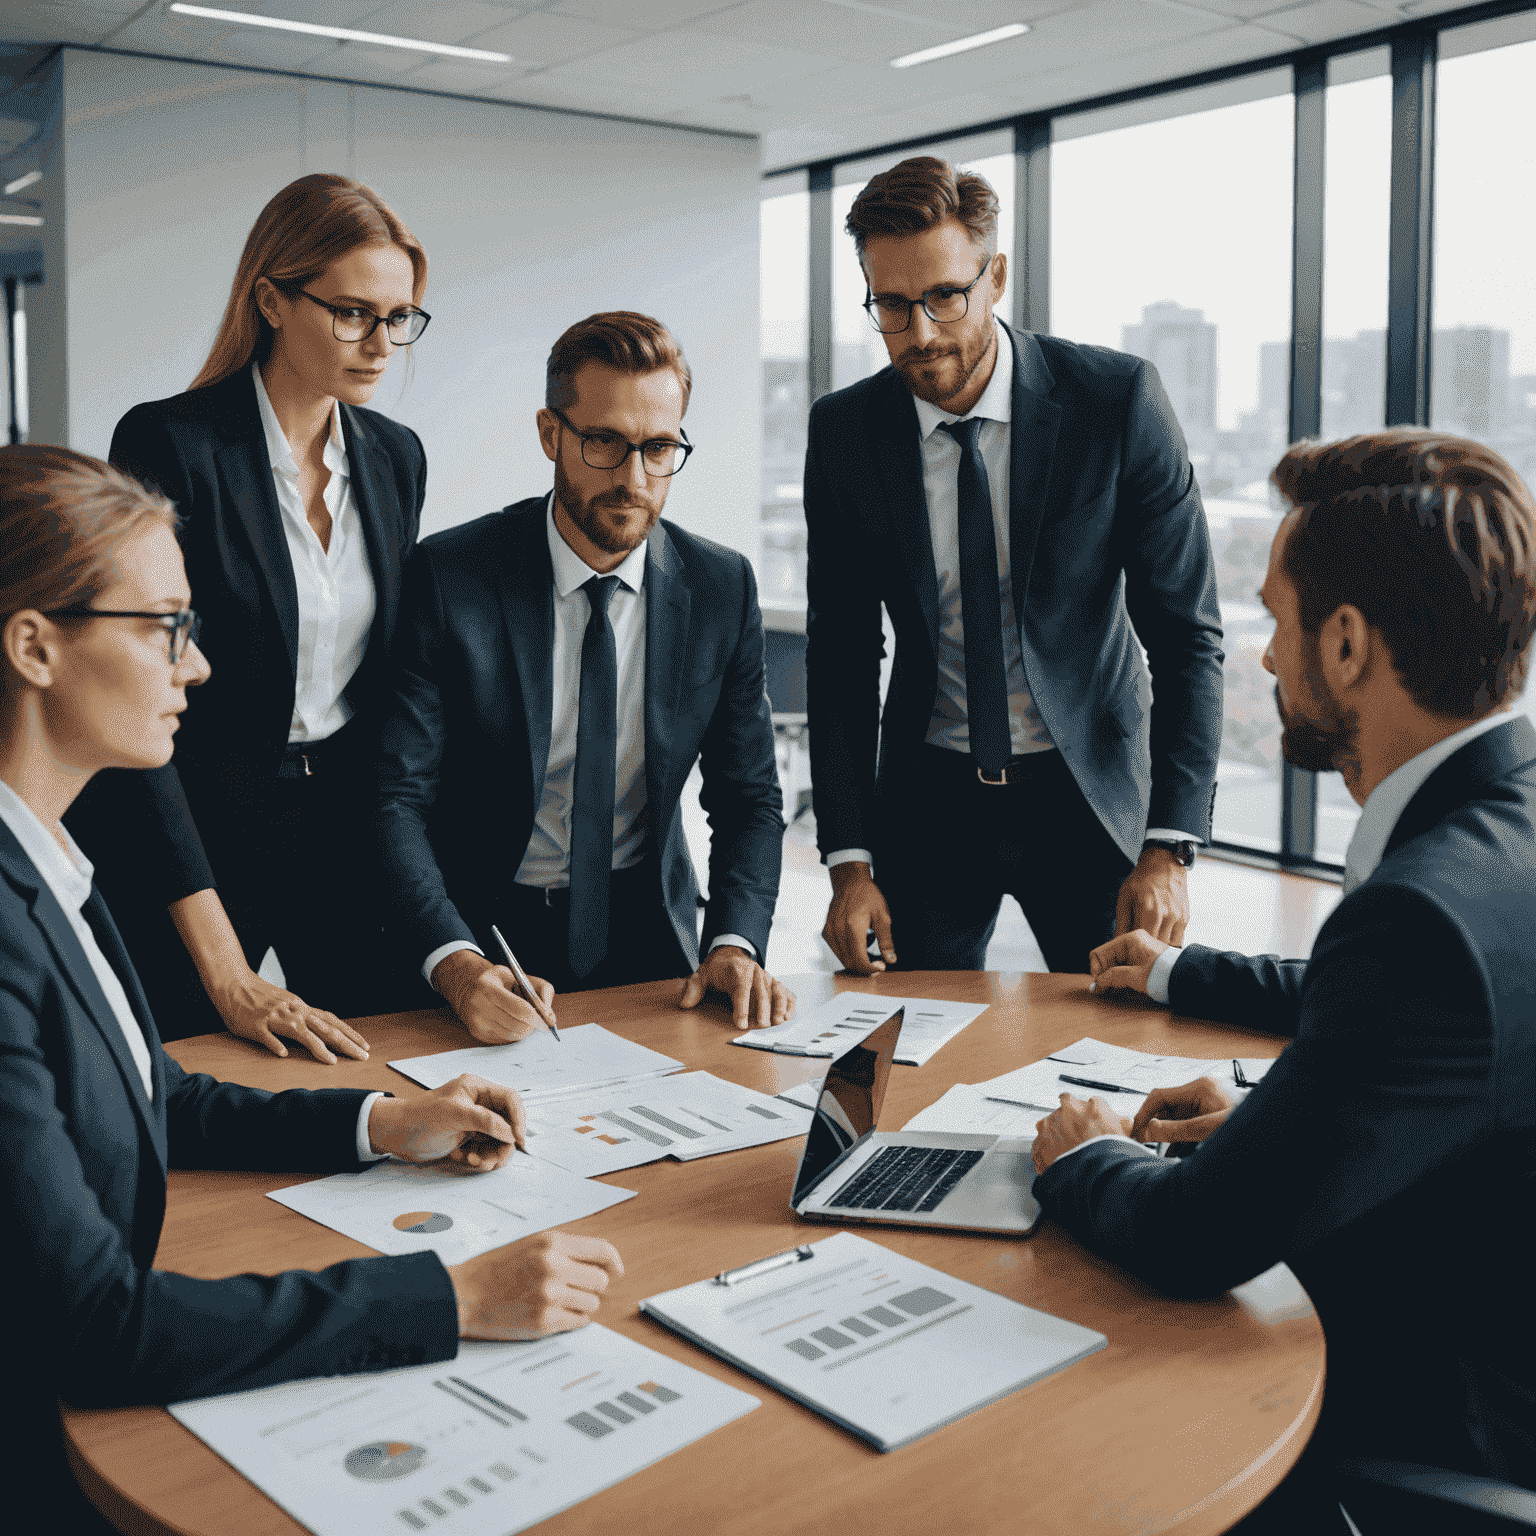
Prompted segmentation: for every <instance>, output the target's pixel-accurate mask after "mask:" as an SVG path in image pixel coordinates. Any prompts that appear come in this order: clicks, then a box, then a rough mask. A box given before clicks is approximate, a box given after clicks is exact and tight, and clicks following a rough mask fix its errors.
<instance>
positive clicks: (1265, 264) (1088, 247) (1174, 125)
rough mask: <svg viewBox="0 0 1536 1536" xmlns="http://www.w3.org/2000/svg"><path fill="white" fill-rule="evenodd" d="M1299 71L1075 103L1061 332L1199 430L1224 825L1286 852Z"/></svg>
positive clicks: (1239, 838)
mask: <svg viewBox="0 0 1536 1536" xmlns="http://www.w3.org/2000/svg"><path fill="white" fill-rule="evenodd" d="M1290 92H1291V72H1290V70H1289V69H1285V70H1271V71H1266V72H1265V73H1263V74H1260V75H1251V76H1248V77H1246V78H1243V79H1240V80H1236V81H1230V82H1227V83H1225V84H1224V85H1221V86H1216V87H1208V88H1204V89H1202V90H1199V91H1187V92H1177V93H1170V94H1169V95H1168V96H1164V97H1157V98H1151V99H1148V100H1143V101H1139V102H1136V103H1133V104H1131V105H1129V106H1125V107H1119V108H1112V109H1108V110H1106V111H1098V112H1093V113H1082V114H1077V115H1075V116H1064V117H1061V118H1058V119H1057V120H1056V123H1055V124H1054V128H1053V147H1052V152H1051V153H1052V164H1051V224H1050V227H1051V329H1052V331H1053V332H1055V333H1056V334H1057V335H1059V336H1064V337H1067V338H1069V339H1070V340H1073V341H1086V342H1096V343H1098V344H1100V345H1102V346H1108V347H1114V348H1116V349H1118V350H1120V351H1126V352H1132V353H1135V354H1136V355H1137V356H1140V357H1145V358H1148V359H1149V360H1150V361H1152V362H1153V363H1154V364H1156V366H1157V370H1158V373H1159V375H1160V377H1161V378H1162V381H1163V384H1164V387H1165V388H1166V389H1167V391H1168V394H1169V397H1170V398H1171V400H1172V401H1173V405H1174V410H1175V411H1176V413H1177V414H1178V417H1179V421H1180V424H1181V425H1182V427H1183V429H1184V434H1185V437H1186V438H1187V439H1188V442H1189V448H1190V457H1191V459H1192V461H1193V463H1194V465H1195V471H1196V474H1197V476H1198V477H1199V481H1200V486H1201V490H1202V492H1203V495H1204V499H1205V507H1206V514H1207V518H1208V521H1209V524H1210V530H1211V542H1212V545H1213V548H1214V552H1215V557H1216V574H1217V583H1218V588H1219V592H1220V598H1221V612H1222V625H1223V629H1224V631H1225V636H1226V638H1225V641H1224V649H1225V651H1226V656H1227V661H1226V719H1225V722H1224V724H1223V729H1222V743H1221V762H1220V768H1219V770H1218V780H1219V788H1218V791H1217V798H1216V815H1215V836H1216V837H1217V838H1218V839H1219V840H1221V841H1224V842H1234V843H1240V844H1244V845H1247V846H1250V847H1254V848H1259V849H1265V850H1269V851H1272V852H1274V851H1278V849H1279V846H1280V842H1279V831H1280V727H1279V722H1278V720H1277V718H1276V714H1275V705H1274V680H1273V679H1272V678H1271V677H1270V676H1269V674H1268V673H1267V672H1265V671H1264V669H1263V667H1262V666H1261V664H1260V658H1261V657H1262V656H1263V653H1264V649H1265V647H1266V646H1267V645H1268V643H1269V636H1270V633H1271V629H1272V625H1271V623H1270V621H1269V619H1268V616H1267V615H1266V613H1265V611H1264V609H1263V607H1262V606H1261V604H1260V603H1259V601H1258V598H1257V596H1256V595H1255V594H1256V591H1257V588H1258V586H1259V584H1260V583H1261V582H1262V581H1263V579H1264V571H1265V567H1266V564H1267V562H1268V557H1269V545H1270V541H1271V540H1272V539H1273V537H1274V532H1275V529H1276V528H1277V527H1278V526H1279V523H1280V511H1279V508H1278V507H1277V506H1276V505H1275V503H1274V501H1273V499H1272V492H1271V491H1270V489H1269V486H1268V476H1269V472H1270V470H1271V469H1272V468H1273V467H1274V464H1275V461H1276V460H1277V459H1278V458H1279V456H1280V454H1281V453H1282V452H1283V450H1284V448H1285V442H1286V428H1287V414H1288V398H1289V387H1290V386H1289V378H1290V359H1289V336H1290V322H1291V203H1292V177H1293V150H1292V141H1293V138H1294V133H1293V111H1294V108H1293V101H1292V97H1291V94H1290Z"/></svg>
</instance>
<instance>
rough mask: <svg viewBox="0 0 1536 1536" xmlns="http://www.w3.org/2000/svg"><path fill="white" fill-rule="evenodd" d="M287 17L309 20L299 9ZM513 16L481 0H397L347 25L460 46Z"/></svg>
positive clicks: (491, 45)
mask: <svg viewBox="0 0 1536 1536" xmlns="http://www.w3.org/2000/svg"><path fill="white" fill-rule="evenodd" d="M288 14H291V15H302V16H303V17H304V19H305V20H306V21H308V20H310V16H309V13H308V11H307V10H304V9H303V8H302V7H301V8H300V9H299V10H297V11H291V12H289V13H288ZM515 14H516V13H515V12H509V11H508V8H507V7H506V6H504V5H487V4H485V3H484V0H433V3H432V5H430V6H425V7H424V6H423V5H422V4H421V0H401V3H398V4H395V5H385V6H383V7H377V6H376V7H375V8H374V10H373V11H371V12H370V13H369V15H368V18H367V20H366V21H364V22H349V23H347V25H349V26H356V27H357V28H358V29H359V30H360V31H366V32H384V33H387V34H388V35H389V36H391V37H419V38H421V39H422V41H423V42H428V43H462V42H464V41H465V40H466V39H467V38H472V37H475V36H477V35H478V34H479V33H482V32H489V31H490V30H491V28H492V27H504V26H506V24H507V22H508V20H509V19H510V18H511V16H512V15H515ZM475 46H477V47H486V48H494V47H496V44H495V43H484V44H480V43H477V44H476V45H475Z"/></svg>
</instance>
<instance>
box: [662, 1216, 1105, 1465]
mask: <svg viewBox="0 0 1536 1536" xmlns="http://www.w3.org/2000/svg"><path fill="white" fill-rule="evenodd" d="M811 1250H812V1257H811V1258H809V1259H807V1260H805V1261H804V1262H798V1263H790V1264H786V1265H784V1266H781V1267H778V1268H774V1269H769V1270H766V1271H764V1272H763V1273H762V1274H760V1275H758V1276H757V1277H756V1278H752V1279H746V1280H741V1281H738V1282H737V1283H736V1284H734V1285H728V1286H727V1285H720V1284H718V1283H716V1282H715V1281H714V1280H704V1281H700V1282H699V1283H697V1284H695V1285H685V1286H683V1287H681V1288H680V1289H678V1290H675V1291H664V1292H663V1293H662V1294H661V1295H659V1296H651V1297H648V1298H647V1299H646V1300H645V1301H642V1302H641V1303H640V1307H641V1310H642V1311H644V1312H648V1313H649V1314H650V1315H651V1316H652V1317H655V1318H657V1319H659V1320H660V1321H661V1322H664V1323H666V1324H667V1326H668V1327H670V1328H673V1329H675V1330H676V1331H677V1332H678V1333H681V1334H682V1335H683V1336H684V1337H685V1338H689V1339H691V1340H693V1342H694V1343H696V1344H700V1345H702V1346H703V1347H704V1348H705V1349H708V1350H711V1351H712V1352H713V1353H715V1354H717V1355H719V1356H721V1357H722V1358H723V1359H726V1360H729V1361H731V1363H732V1364H734V1365H738V1366H740V1367H741V1368H742V1369H743V1370H746V1371H750V1372H751V1373H752V1374H753V1375H754V1376H756V1377H758V1378H759V1379H760V1380H762V1381H766V1382H767V1383H768V1384H769V1385H770V1386H774V1387H778V1388H779V1389H780V1390H781V1391H784V1392H787V1393H788V1394H789V1395H790V1396H791V1397H793V1398H797V1399H798V1400H799V1401H800V1402H802V1403H806V1404H808V1405H809V1406H810V1407H812V1408H815V1409H816V1410H817V1411H818V1412H820V1413H824V1414H826V1416H827V1417H828V1418H830V1419H832V1420H834V1421H835V1422H837V1423H839V1424H841V1425H843V1426H844V1428H846V1429H851V1430H852V1431H853V1432H854V1433H855V1434H857V1435H862V1436H863V1438H864V1439H866V1440H868V1441H869V1442H870V1443H871V1444H872V1445H875V1446H877V1447H878V1448H879V1449H880V1450H882V1451H889V1450H894V1449H895V1448H896V1447H897V1446H901V1445H906V1444H907V1443H908V1442H909V1441H912V1440H916V1439H918V1438H919V1437H920V1436H922V1435H926V1434H929V1433H930V1432H931V1431H933V1430H935V1429H939V1428H941V1427H942V1426H943V1425H945V1424H949V1423H952V1422H953V1421H954V1420H955V1419H958V1418H961V1417H963V1416H964V1415H965V1414H967V1413H970V1412H972V1411H973V1410H975V1409H977V1408H980V1407H982V1406H983V1405H984V1404H986V1403H991V1402H995V1401H996V1400H997V1399H998V1398H1000V1397H1006V1396H1007V1395H1008V1394H1009V1393H1010V1392H1016V1391H1018V1390H1019V1388H1021V1387H1026V1386H1029V1385H1030V1384H1031V1383H1032V1382H1036V1381H1039V1380H1040V1379H1041V1378H1042V1377H1044V1376H1048V1375H1050V1374H1051V1373H1052V1372H1054V1371H1059V1370H1061V1369H1063V1368H1064V1367H1066V1366H1068V1365H1072V1364H1073V1363H1074V1362H1076V1361H1078V1360H1081V1359H1083V1358H1084V1357H1085V1356H1087V1355H1091V1354H1093V1353H1094V1352H1095V1351H1097V1350H1100V1349H1103V1348H1104V1346H1105V1345H1106V1343H1107V1342H1108V1340H1106V1339H1105V1337H1104V1335H1103V1334H1102V1333H1094V1332H1093V1331H1092V1330H1091V1329H1088V1328H1081V1327H1079V1326H1078V1325H1077V1324H1076V1323H1069V1322H1067V1321H1065V1320H1064V1319H1062V1318H1059V1317H1052V1316H1051V1315H1050V1314H1049V1313H1047V1312H1036V1311H1034V1310H1033V1309H1032V1308H1030V1307H1025V1306H1021V1305H1020V1304H1019V1303H1018V1302H1016V1301H1010V1300H1009V1299H1008V1298H1007V1297H1006V1296H998V1295H996V1294H995V1293H994V1292H992V1291H987V1290H983V1289H982V1288H981V1287H980V1286H978V1285H971V1284H969V1283H968V1282H967V1281H964V1280H955V1279H953V1278H951V1277H950V1276H949V1275H946V1274H944V1273H943V1271H941V1270H937V1269H932V1268H930V1267H929V1266H928V1265H926V1264H919V1263H918V1262H917V1261H916V1260H914V1259H908V1258H904V1257H903V1256H902V1255H901V1254H898V1253H895V1252H893V1251H892V1250H891V1249H889V1248H886V1247H883V1246H882V1245H881V1244H879V1243H872V1242H870V1241H869V1239H868V1238H863V1237H856V1236H854V1234H853V1233H851V1232H839V1233H837V1234H836V1235H835V1236H834V1237H828V1238H823V1239H822V1240H821V1241H820V1242H817V1243H813V1244H811Z"/></svg>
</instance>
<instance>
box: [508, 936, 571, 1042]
mask: <svg viewBox="0 0 1536 1536" xmlns="http://www.w3.org/2000/svg"><path fill="white" fill-rule="evenodd" d="M491 932H492V933H493V934H494V935H495V936H496V942H497V943H498V944H500V945H501V952H502V954H504V955H505V956H506V957H507V965H508V967H509V968H510V969H511V972H512V974H513V976H515V977H516V978H517V984H518V986H519V987H520V988H521V989H522V993H523V996H524V997H526V998H527V999H528V1001H529V1002H530V1003H532V1004H533V1006H534V1007H535V1008H536V1009H537V1010H538V1011H539V1013H540V1014H542V1015H543V1017H544V1018H545V1020H546V1021H547V1022H548V1024H549V1030H550V1033H551V1034H552V1035H553V1036H554V1037H555V1039H556V1040H558V1039H559V1038H560V1026H559V1025H558V1024H556V1023H555V1016H554V1014H552V1013H550V1012H549V1011H548V1010H547V1009H546V1008H545V1007H544V1004H543V1003H541V1002H540V1001H539V994H538V993H537V992H535V991H534V990H533V983H532V982H531V981H529V980H528V976H527V973H526V972H525V971H524V970H523V968H522V966H520V965H519V964H518V963H517V956H516V955H514V954H513V953H512V946H511V945H510V944H508V943H507V941H506V940H505V939H504V938H502V936H501V929H500V928H498V927H497V926H496V925H495V924H494V923H492V924H491Z"/></svg>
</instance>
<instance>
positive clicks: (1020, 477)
mask: <svg viewBox="0 0 1536 1536" xmlns="http://www.w3.org/2000/svg"><path fill="white" fill-rule="evenodd" d="M997 212H998V202H997V197H996V195H995V194H994V193H993V191H992V188H991V187H990V186H989V185H988V184H987V182H986V181H985V180H984V179H983V178H982V177H980V176H975V175H969V174H961V173H960V172H959V171H957V170H956V169H955V167H954V166H952V165H950V164H948V163H947V162H946V161H943V160H938V159H934V158H932V157H930V156H919V157H917V158H914V159H910V160H904V161H902V162H901V164H900V165H897V166H896V167H895V168H894V169H892V170H889V171H886V172H884V173H883V174H881V175H879V176H876V177H875V178H874V179H873V180H872V181H871V182H870V183H869V184H868V186H866V187H865V188H864V190H863V191H862V192H861V193H860V194H859V196H858V197H857V198H856V199H855V201H854V203H853V206H852V208H851V210H850V211H849V214H848V225H847V227H848V232H849V233H850V234H851V235H852V236H853V239H854V245H855V248H856V249H857V251H858V254H859V260H860V262H861V264H862V266H863V269H864V275H865V278H866V281H867V284H868V288H867V291H866V297H865V301H864V308H865V311H866V313H867V314H868V315H869V318H870V321H871V323H872V324H873V325H874V327H875V329H876V330H878V331H879V332H880V333H881V335H882V337H883V338H884V341H885V345H886V350H887V351H888V352H889V354H890V359H891V366H890V367H889V368H887V369H884V370H883V371H882V372H880V373H878V374H876V375H875V376H874V377H873V378H871V379H865V380H863V381H862V382H860V383H858V384H854V385H852V386H851V387H850V388H848V389H844V390H839V391H837V392H836V393H834V394H830V395H826V396H824V397H823V398H822V399H820V400H818V401H817V402H816V404H815V405H814V406H813V407H812V410H811V417H810V429H809V436H808V440H807V448H806V459H805V519H806V527H807V533H808V541H807V552H808V562H809V564H808V573H807V595H808V598H809V603H808V612H807V616H806V636H807V654H806V683H807V709H808V712H809V716H810V744H811V772H812V778H813V783H814V791H815V808H816V826H817V838H818V841H819V843H820V846H821V850H822V854H823V857H824V858H825V860H826V863H827V865H828V867H829V869H830V872H831V876H832V885H833V897H832V903H831V907H830V909H829V911H828V913H827V922H826V927H825V928H824V929H823V936H824V937H825V938H826V940H827V942H828V943H829V944H830V945H831V947H832V948H833V950H834V951H835V952H836V953H837V956H838V958H839V959H840V960H842V962H843V964H844V965H845V966H846V967H847V968H848V969H849V970H851V971H854V972H856V973H858V974H860V975H867V974H869V973H870V972H871V971H880V970H884V969H885V968H886V967H887V966H890V965H895V964H897V963H898V957H899V963H900V964H901V965H902V966H903V967H904V968H907V969H913V970H980V969H982V968H983V967H984V966H985V964H986V951H987V943H988V941H989V940H990V939H991V937H992V931H993V929H994V927H995V926H996V924H997V916H998V911H999V908H1000V906H1001V902H1002V898H1003V896H1004V895H1005V894H1007V895H1012V896H1013V897H1015V898H1016V899H1017V901H1018V902H1019V905H1020V906H1021V907H1022V908H1023V910H1024V915H1025V916H1026V917H1027V918H1028V919H1029V923H1030V926H1031V928H1032V929H1033V930H1034V934H1035V938H1036V939H1037V940H1038V942H1039V944H1040V948H1041V950H1042V951H1043V953H1044V955H1045V960H1046V964H1047V965H1048V966H1049V967H1050V969H1051V970H1053V971H1083V970H1086V969H1087V967H1088V955H1089V952H1090V951H1091V950H1092V949H1093V948H1095V946H1097V945H1099V944H1102V943H1104V942H1105V940H1107V939H1109V938H1111V937H1112V936H1113V935H1114V934H1116V933H1124V932H1129V931H1131V930H1133V929H1137V928H1144V929H1146V930H1147V931H1148V932H1150V933H1153V934H1155V935H1157V936H1158V937H1159V938H1162V939H1164V940H1165V941H1166V942H1168V943H1171V944H1177V943H1180V942H1181V938H1180V936H1181V935H1182V934H1183V932H1184V926H1185V923H1186V922H1187V920H1188V917H1189V898H1188V891H1187V886H1186V876H1185V871H1186V870H1187V868H1188V867H1189V866H1190V865H1191V864H1192V863H1193V862H1194V857H1195V847H1196V845H1197V844H1199V843H1201V842H1204V841H1206V840H1207V839H1208V838H1209V836H1210V826H1211V809H1212V805H1213V803H1214V799H1215V783H1214V779H1215V771H1216V755H1217V748H1218V745H1219V743H1220V739H1221V723H1222V673H1221V664H1222V653H1221V615H1220V610H1219V609H1218V607H1217V603H1216V578H1215V568H1214V565H1213V562H1212V559H1211V550H1210V542H1209V538H1208V535H1207V531H1206V524H1205V513H1204V509H1203V508H1202V506H1201V503H1200V491H1199V488H1198V486H1197V485H1196V484H1195V477H1194V471H1193V470H1192V469H1191V467H1190V462H1189V455H1188V453H1187V452H1186V450H1185V444H1184V438H1183V435H1182V434H1181V433H1180V431H1179V426H1178V422H1177V421H1176V420H1175V419H1174V414H1173V409H1172V407H1171V406H1170V404H1169V402H1168V397H1167V395H1166V394H1165V393H1164V391H1163V387H1162V385H1161V383H1159V381H1158V377H1157V370H1156V369H1155V368H1154V367H1153V366H1152V365H1151V364H1150V363H1148V362H1144V361H1143V360H1142V359H1140V358H1136V357H1129V356H1126V355H1125V354H1123V353H1118V352H1110V351H1107V350H1105V349H1104V348H1102V347H1087V346H1079V345H1077V344H1075V343H1073V342H1069V341H1063V340H1061V339H1059V338H1057V337H1054V336H1045V335H1034V334H1031V333H1028V332H1024V331H1018V330H1014V329H1013V328H1012V327H1010V326H1007V325H1005V324H1003V323H1002V322H1001V321H1000V320H998V319H997V318H996V317H995V315H994V314H993V306H994V305H995V304H996V303H997V302H998V300H999V299H1000V298H1001V297H1002V294H1003V290H1004V287H1005V285H1006V282H1007V275H1008V259H1007V257H1006V256H1003V255H999V254H998V253H997ZM882 606H883V607H884V609H885V612H886V613H887V614H888V615H889V618H890V623H891V625H892V626H893V627H894V629H895V632H896V655H895V664H894V667H893V670H892V673H891V683H890V689H889V692H888V694H887V697H886V700H885V706H884V711H883V714H882V713H881V712H880V706H879V679H880V662H881V658H882V657H883V655H884V653H885V645H884V640H883V636H882V620H881V608H882ZM1143 650H1145V653H1146V659H1147V662H1148V663H1149V664H1150V667H1151V679H1150V680H1149V678H1148V671H1147V666H1146V665H1144V664H1143V661H1142V653H1143ZM1154 682H1155V689H1154V687H1153V686H1152V684H1153V683H1154ZM1154 695H1155V697H1154ZM877 743H878V755H877ZM877 880H878V882H879V883H878V884H876V881H877ZM871 932H872V933H873V935H874V938H875V941H876V943H877V945H878V951H879V953H878V957H876V956H874V955H873V954H872V953H871V952H870V949H869V936H870V934H871Z"/></svg>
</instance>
